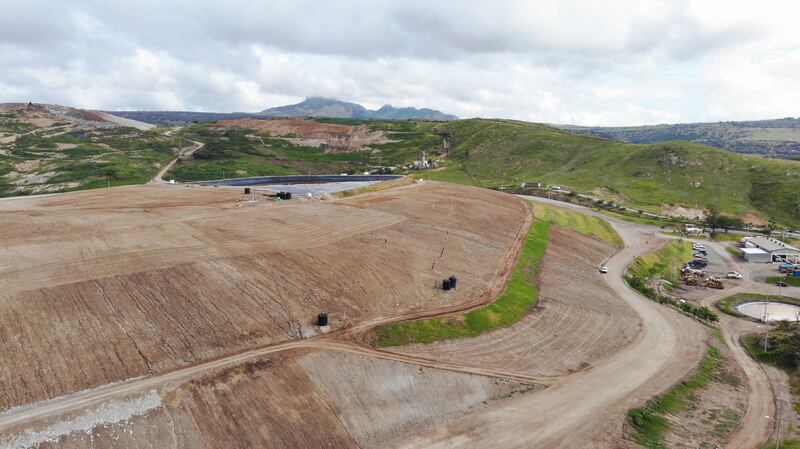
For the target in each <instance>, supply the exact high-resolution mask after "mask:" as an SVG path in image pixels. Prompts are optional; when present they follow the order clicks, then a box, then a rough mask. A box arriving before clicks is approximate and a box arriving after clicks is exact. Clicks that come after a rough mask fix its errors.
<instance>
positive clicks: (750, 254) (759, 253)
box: [739, 247, 772, 263]
mask: <svg viewBox="0 0 800 449" xmlns="http://www.w3.org/2000/svg"><path fill="white" fill-rule="evenodd" d="M739 250H740V251H741V252H742V257H744V260H746V261H748V262H758V263H770V262H772V258H771V257H770V255H769V253H768V252H766V251H764V250H763V249H759V248H747V247H745V248H739Z"/></svg>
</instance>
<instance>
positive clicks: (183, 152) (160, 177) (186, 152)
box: [150, 127, 205, 183]
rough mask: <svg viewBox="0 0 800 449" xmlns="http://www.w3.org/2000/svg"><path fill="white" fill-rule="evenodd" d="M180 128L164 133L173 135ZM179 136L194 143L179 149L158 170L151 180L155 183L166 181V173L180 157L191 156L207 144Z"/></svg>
mask: <svg viewBox="0 0 800 449" xmlns="http://www.w3.org/2000/svg"><path fill="white" fill-rule="evenodd" d="M180 129H181V127H177V128H172V129H171V130H169V131H167V132H165V133H164V135H165V136H172V134H173V133H175V132H176V131H178V130H180ZM178 138H179V139H181V140H185V141H187V142H191V143H192V144H191V145H190V146H188V147H183V148H180V149H178V152H177V153H176V154H175V156H173V157H172V159H170V161H169V162H167V164H166V165H164V166H163V167H162V168H161V170H159V171H158V174H156V175H155V176H154V177H153V179H152V181H150V182H153V183H166V181H164V175H166V174H167V172H168V171H170V170H171V169H172V166H174V165H175V163H176V162H178V161H179V160H180V158H182V157H186V156H191V155H192V154H194V152H195V151H197V150H199V149H200V148H203V147H204V146H205V143H203V142H197V141H194V140H189V139H187V138H185V137H178Z"/></svg>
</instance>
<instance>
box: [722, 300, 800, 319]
mask: <svg viewBox="0 0 800 449" xmlns="http://www.w3.org/2000/svg"><path fill="white" fill-rule="evenodd" d="M765 305H766V312H767V320H768V321H783V320H789V321H794V320H796V319H797V314H798V313H800V306H795V305H792V304H785V303H782V302H769V303H765V302H763V301H757V302H745V303H742V304H739V305H738V306H736V310H738V311H739V313H741V314H744V315H747V316H749V317H753V318H755V319H757V320H762V321H763V320H764V306H765Z"/></svg>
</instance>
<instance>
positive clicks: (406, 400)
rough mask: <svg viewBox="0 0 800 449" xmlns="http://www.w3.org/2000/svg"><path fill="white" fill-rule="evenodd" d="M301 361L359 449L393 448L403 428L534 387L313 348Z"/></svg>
mask: <svg viewBox="0 0 800 449" xmlns="http://www.w3.org/2000/svg"><path fill="white" fill-rule="evenodd" d="M300 364H301V365H302V366H303V367H304V368H305V369H306V371H307V372H308V375H309V377H310V378H311V379H312V381H313V382H314V384H315V385H316V386H317V387H318V388H320V389H321V390H322V391H325V392H326V393H327V395H328V396H330V397H331V398H332V399H333V401H334V402H335V403H336V404H337V406H338V408H339V416H340V418H341V420H342V422H343V423H344V424H345V426H346V427H347V429H348V430H349V431H350V434H351V435H353V438H355V440H356V442H358V445H359V447H361V448H374V447H391V443H392V442H393V441H395V440H397V439H399V438H401V437H402V436H403V435H404V434H406V433H407V432H412V431H418V430H419V429H421V428H424V427H426V426H428V425H429V424H430V423H432V422H436V421H441V420H444V419H448V418H455V419H457V417H458V416H460V415H461V414H463V413H464V412H466V411H468V410H470V409H475V408H478V407H480V406H482V405H484V404H486V403H487V402H488V401H490V400H492V399H496V398H500V397H506V396H511V395H513V394H515V392H519V391H521V390H522V391H525V390H527V389H528V388H532V386H526V385H521V384H519V383H518V382H510V381H506V380H503V379H492V378H489V377H483V376H474V375H469V374H461V373H453V372H449V371H443V370H437V369H430V368H422V367H418V366H414V365H408V364H404V363H399V362H394V361H388V360H381V359H375V358H369V357H364V356H361V355H354V354H348V353H343V352H314V353H312V354H309V355H307V356H304V357H303V358H301V359H300ZM412 429H413V430H412Z"/></svg>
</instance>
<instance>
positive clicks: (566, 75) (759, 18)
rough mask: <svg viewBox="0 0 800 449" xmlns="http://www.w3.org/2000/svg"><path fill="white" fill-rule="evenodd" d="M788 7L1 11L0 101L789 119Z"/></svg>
mask: <svg viewBox="0 0 800 449" xmlns="http://www.w3.org/2000/svg"><path fill="white" fill-rule="evenodd" d="M798 18H800V2H797V1H785V2H770V1H767V0H762V1H760V2H756V1H752V0H748V1H730V0H728V1H711V0H698V1H688V0H687V1H681V0H666V1H646V0H629V1H591V0H575V1H573V0H553V1H550V0H547V1H543V0H542V1H540V0H530V1H498V0H492V1H486V0H479V1H465V0H449V1H437V0H423V1H416V0H401V1H378V0H370V1H361V2H355V1H352V2H351V1H334V0H324V1H323V0H320V1H302V0H291V1H278V0H273V1H268V2H267V1H263V2H254V1H250V2H247V1H236V0H233V1H232V0H225V1H220V0H213V1H207V0H187V1H169V2H168V1H159V0H152V1H147V0H143V1H137V2H132V1H131V2H128V1H123V0H115V1H108V0H97V1H93V0H69V1H64V0H50V1H47V0H0V102H12V101H34V102H41V103H60V104H65V105H69V106H76V107H82V108H95V109H111V110H113V109H156V110H164V109H166V110H192V111H224V112H230V111H258V110H262V109H265V108H267V107H272V106H277V105H282V104H288V103H294V102H297V101H300V100H302V99H303V98H304V97H307V96H313V95H318V96H326V97H335V98H339V99H343V100H349V101H354V102H358V103H361V104H363V105H365V106H367V107H370V108H377V107H380V106H381V105H383V104H385V103H391V104H393V105H395V106H417V107H431V108H436V109H440V110H442V111H444V112H448V113H453V114H456V115H458V116H460V117H475V116H480V117H504V118H516V119H522V120H530V121H538V122H551V123H575V124H582V125H632V124H654V123H672V122H689V121H717V120H741V119H763V118H778V117H786V116H798V115H800V110H798V109H799V108H800V81H798V80H799V79H800V26H798V23H797V20H798Z"/></svg>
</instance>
